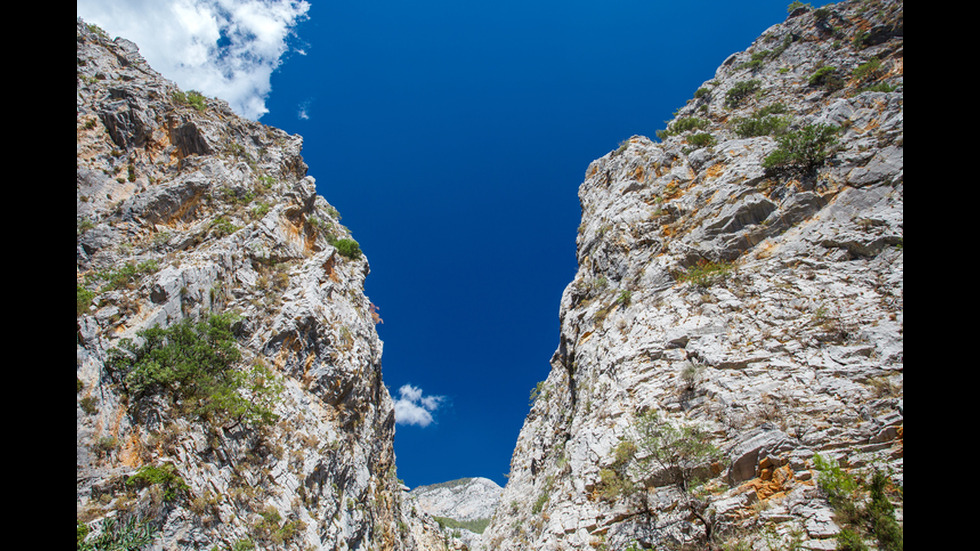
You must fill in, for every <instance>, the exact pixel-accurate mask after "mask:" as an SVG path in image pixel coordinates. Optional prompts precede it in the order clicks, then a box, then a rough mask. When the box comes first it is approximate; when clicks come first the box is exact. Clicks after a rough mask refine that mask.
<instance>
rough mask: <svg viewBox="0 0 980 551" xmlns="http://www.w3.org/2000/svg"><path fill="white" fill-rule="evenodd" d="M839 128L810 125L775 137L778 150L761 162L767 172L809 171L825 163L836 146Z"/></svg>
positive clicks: (825, 125)
mask: <svg viewBox="0 0 980 551" xmlns="http://www.w3.org/2000/svg"><path fill="white" fill-rule="evenodd" d="M839 133H840V128H838V127H836V126H833V125H827V124H810V125H807V126H805V127H803V128H801V129H799V130H797V131H794V132H788V133H786V134H784V135H781V136H777V137H776V142H777V143H778V144H779V148H778V149H777V150H776V151H774V152H773V153H771V154H769V156H767V157H766V158H765V159H763V161H762V166H763V167H764V168H765V169H766V170H768V171H774V170H777V169H781V168H798V169H801V170H804V171H809V170H812V169H814V168H816V167H817V166H819V165H821V164H823V163H824V161H826V159H827V157H828V156H829V155H830V153H831V150H832V148H833V147H834V146H835V145H837V136H838V134H839Z"/></svg>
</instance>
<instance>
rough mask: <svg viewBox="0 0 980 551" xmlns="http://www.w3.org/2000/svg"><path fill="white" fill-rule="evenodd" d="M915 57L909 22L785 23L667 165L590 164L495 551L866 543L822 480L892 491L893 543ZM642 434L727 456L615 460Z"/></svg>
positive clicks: (677, 137)
mask: <svg viewBox="0 0 980 551" xmlns="http://www.w3.org/2000/svg"><path fill="white" fill-rule="evenodd" d="M902 35H903V12H902V2H901V1H876V2H842V3H839V4H834V5H831V6H827V7H825V8H822V9H819V10H814V9H809V8H805V7H804V8H799V9H797V10H794V11H793V12H792V13H790V14H789V16H788V18H787V19H786V21H785V22H783V23H781V24H777V25H774V26H773V27H771V28H770V29H768V30H767V31H766V32H765V33H764V34H763V35H762V36H761V37H759V38H758V39H757V40H756V41H755V42H754V43H753V44H751V45H750V46H749V48H748V49H747V50H745V51H744V52H739V53H736V54H733V55H732V56H731V57H730V58H729V59H727V60H726V61H725V62H724V63H723V64H722V65H721V66H720V67H719V68H718V70H717V72H716V73H715V75H714V76H713V78H711V79H710V80H708V81H706V82H705V83H704V84H703V86H702V88H701V89H699V90H698V91H697V92H696V94H695V97H694V98H693V99H692V100H691V101H690V102H688V103H687V104H686V105H685V106H683V107H681V108H680V109H679V110H678V111H677V115H676V118H675V119H674V120H673V121H672V122H671V123H670V125H669V126H668V128H667V129H666V130H665V131H664V132H662V133H661V135H660V136H659V137H660V138H661V141H660V142H654V141H653V140H651V139H649V138H646V137H643V136H634V137H632V138H630V139H629V140H628V141H625V142H624V143H623V144H622V146H621V147H620V148H619V149H618V150H617V151H613V152H610V153H609V154H607V155H605V156H604V157H602V158H600V159H597V160H595V161H594V162H592V163H591V164H590V165H589V167H588V169H587V171H586V175H585V180H584V182H583V183H582V184H581V187H580V189H579V198H580V200H581V205H582V224H581V226H580V228H579V236H578V241H577V254H578V264H579V269H578V272H577V274H576V276H575V279H574V281H572V282H571V283H570V284H569V285H568V286H567V288H566V289H565V292H564V294H563V296H562V301H561V307H560V320H561V328H560V336H559V345H558V348H557V350H556V352H555V354H554V357H553V358H552V362H551V363H552V370H551V373H550V375H549V376H548V378H547V379H546V380H545V381H543V382H542V384H541V386H540V388H539V391H538V393H537V399H536V401H535V403H534V405H533V407H532V409H531V411H530V413H529V415H528V417H527V419H526V421H525V424H524V427H523V429H522V431H521V433H520V436H519V439H518V442H517V445H516V449H515V450H514V454H513V457H512V461H511V472H510V477H509V481H508V484H507V486H506V487H505V489H504V492H503V496H502V497H501V500H500V506H499V507H498V509H497V511H496V512H495V515H494V518H493V520H492V522H491V524H490V526H489V527H488V528H487V530H486V532H485V533H484V534H483V542H484V544H485V545H486V549H493V550H524V549H536V550H539V551H545V550H557V549H563V550H573V549H581V550H585V549H597V548H598V549H626V548H630V546H635V547H634V548H636V549H640V548H652V549H663V548H667V547H669V546H671V545H674V546H678V545H680V546H689V548H696V549H709V548H712V546H714V548H719V547H720V546H721V545H724V544H728V545H735V544H747V545H748V546H750V547H751V548H753V549H770V548H772V547H766V545H768V543H767V542H770V543H773V544H775V543H776V542H780V541H781V542H782V543H783V544H787V545H788V544H789V543H794V544H795V543H801V544H802V545H804V547H803V548H808V549H832V548H834V547H835V543H834V539H833V538H834V536H835V535H836V534H838V533H839V532H841V530H844V529H855V530H858V529H857V528H854V527H850V526H846V525H844V522H843V521H842V520H840V517H839V516H835V513H834V509H833V506H832V505H831V504H830V502H829V501H828V499H827V493H826V491H825V490H824V489H821V487H820V485H819V484H818V483H817V482H816V481H817V479H818V477H819V472H820V471H818V470H817V469H816V468H817V467H818V466H819V465H818V464H817V461H820V460H825V461H827V462H830V463H836V464H837V465H838V466H839V467H840V468H842V469H843V470H844V472H847V473H848V474H849V475H850V476H852V477H854V478H856V479H860V480H868V479H869V477H870V476H871V475H872V474H873V470H874V469H878V470H880V472H882V473H885V474H886V477H887V481H888V484H887V488H889V492H887V493H886V495H887V499H888V500H889V502H890V503H891V504H892V506H894V507H895V508H896V511H895V512H894V514H893V517H892V518H895V519H898V521H899V522H901V519H902V501H901V492H900V491H897V490H896V488H900V487H901V485H902V473H903V459H902V458H903V444H902V443H903V427H904V405H903V404H904V399H903V372H904V363H903V249H902V244H903V189H904V172H903V92H902V89H903V88H902V87H903V38H902ZM651 412H653V413H655V414H656V415H657V416H658V417H659V419H660V423H661V425H660V426H670V427H675V428H677V429H678V430H680V429H681V428H691V427H695V428H700V429H701V430H702V433H701V434H702V438H703V440H704V441H705V442H706V443H710V444H713V445H714V446H715V447H716V448H717V449H718V450H719V452H720V454H719V455H716V456H711V459H710V461H709V460H708V459H706V458H707V457H709V456H707V455H704V456H701V458H702V459H703V462H702V464H691V461H688V460H678V461H674V462H673V463H671V462H669V461H668V462H665V463H664V464H662V465H660V466H659V468H654V467H651V465H654V466H655V465H656V462H654V461H650V460H651V459H655V458H658V457H662V456H661V455H660V454H659V452H654V451H651V448H650V447H649V446H647V447H642V446H641V447H639V448H633V449H631V448H629V446H624V443H626V444H636V443H637V442H641V441H642V438H641V435H640V433H639V429H640V424H639V420H640V419H641V417H644V416H647V415H649V414H651ZM818 454H819V459H818V458H817V455H818ZM686 457H690V456H686ZM692 461H693V460H692ZM643 466H647V468H642V467H643ZM684 472H690V473H693V474H696V475H697V476H692V477H690V478H685V477H683V476H682V475H681V473H684ZM867 496H868V494H867V493H866V492H865V493H863V494H861V493H860V492H859V493H858V494H855V495H854V496H853V499H855V500H856V502H857V503H863V502H864V501H866V500H867V499H868V497H867ZM849 497H851V496H849ZM838 522H840V523H841V524H837V523H838ZM859 533H861V535H862V536H863V537H864V538H865V541H866V543H867V544H868V545H870V546H871V547H872V548H874V547H875V546H876V545H877V542H876V539H875V536H874V535H873V534H870V533H867V532H861V531H860V530H859ZM780 548H782V547H780Z"/></svg>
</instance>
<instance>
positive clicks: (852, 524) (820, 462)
mask: <svg viewBox="0 0 980 551" xmlns="http://www.w3.org/2000/svg"><path fill="white" fill-rule="evenodd" d="M813 464H814V466H815V467H816V469H817V470H818V471H819V473H820V474H819V475H818V476H817V485H818V486H819V487H820V490H821V491H822V492H823V493H824V495H825V496H826V497H827V501H829V502H830V506H831V507H833V509H834V512H835V513H836V520H837V522H838V523H839V524H842V525H843V526H842V527H841V531H840V533H839V534H838V535H837V549H839V550H841V551H867V549H868V547H867V545H866V544H865V543H864V540H865V539H866V538H867V539H874V540H875V541H876V542H877V544H878V549H879V550H880V551H901V549H903V545H904V543H903V541H904V530H903V528H902V526H901V524H899V523H898V521H897V520H896V519H895V506H894V505H893V504H892V502H891V500H890V499H889V497H888V494H889V493H892V494H895V495H898V496H899V497H900V496H901V494H902V490H901V489H900V488H895V487H893V485H892V484H891V481H890V480H889V479H888V477H887V476H886V475H885V473H883V472H882V471H880V470H878V469H875V470H874V471H873V472H872V473H871V477H870V479H868V480H866V481H865V480H862V479H860V478H858V477H856V476H855V475H853V474H851V473H849V472H847V471H845V470H844V469H842V468H841V467H840V465H838V464H837V462H835V461H831V460H826V459H824V458H823V457H821V456H820V454H816V455H814V456H813Z"/></svg>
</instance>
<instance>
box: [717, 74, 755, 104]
mask: <svg viewBox="0 0 980 551" xmlns="http://www.w3.org/2000/svg"><path fill="white" fill-rule="evenodd" d="M761 86H762V81H759V80H754V79H753V80H742V81H739V82H736V83H735V85H734V86H732V87H731V88H730V89H729V90H728V92H726V93H725V106H726V107H729V108H734V107H738V106H739V105H741V104H742V102H743V101H745V98H747V97H749V96H751V95H752V94H754V93H756V92H757V91H759V88H760V87H761Z"/></svg>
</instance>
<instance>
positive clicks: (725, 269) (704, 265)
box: [677, 260, 734, 287]
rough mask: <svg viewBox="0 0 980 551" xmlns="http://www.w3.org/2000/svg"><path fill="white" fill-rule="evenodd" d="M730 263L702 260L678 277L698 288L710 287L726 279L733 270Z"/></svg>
mask: <svg viewBox="0 0 980 551" xmlns="http://www.w3.org/2000/svg"><path fill="white" fill-rule="evenodd" d="M733 269H734V268H733V266H732V264H731V263H730V262H725V261H718V262H711V261H707V260H702V261H700V262H698V263H697V264H695V265H694V266H691V267H690V268H688V269H687V270H685V271H684V272H682V273H681V274H679V275H678V276H677V279H678V280H679V281H681V282H690V283H692V284H694V285H697V286H698V287H710V286H711V285H713V284H715V283H717V282H719V281H721V280H723V279H725V278H726V277H728V274H729V273H731V271H732V270H733Z"/></svg>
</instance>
